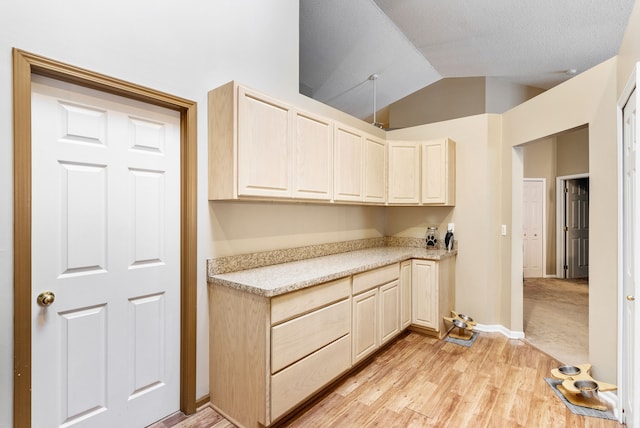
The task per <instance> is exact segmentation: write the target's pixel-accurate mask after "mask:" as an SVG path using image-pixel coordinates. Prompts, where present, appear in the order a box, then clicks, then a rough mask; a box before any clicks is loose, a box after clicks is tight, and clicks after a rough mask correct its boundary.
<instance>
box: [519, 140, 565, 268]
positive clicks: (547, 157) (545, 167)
mask: <svg viewBox="0 0 640 428" xmlns="http://www.w3.org/2000/svg"><path fill="white" fill-rule="evenodd" d="M523 155H524V177H525V178H544V179H545V192H544V194H545V204H546V205H545V206H546V212H545V214H544V215H545V224H546V237H545V239H546V242H545V246H546V254H547V259H546V265H545V272H543V275H544V274H546V275H555V274H556V240H555V237H556V233H555V227H556V176H557V174H556V163H557V162H556V161H557V157H556V138H555V137H551V138H544V139H542V140H539V141H536V142H533V143H530V144H526V145H525V146H524V147H523Z"/></svg>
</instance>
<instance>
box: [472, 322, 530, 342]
mask: <svg viewBox="0 0 640 428" xmlns="http://www.w3.org/2000/svg"><path fill="white" fill-rule="evenodd" d="M473 329H474V330H477V331H482V332H486V333H501V334H503V335H504V336H506V337H508V338H509V339H524V332H523V331H511V330H509V329H508V328H506V327H505V326H503V325H501V324H490V325H489V324H476V326H475V327H474V328H473Z"/></svg>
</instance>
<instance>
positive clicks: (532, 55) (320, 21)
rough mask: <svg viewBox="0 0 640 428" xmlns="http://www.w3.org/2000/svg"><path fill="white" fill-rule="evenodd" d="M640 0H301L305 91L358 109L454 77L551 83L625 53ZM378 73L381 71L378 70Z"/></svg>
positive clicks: (361, 112)
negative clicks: (629, 27) (624, 41)
mask: <svg viewBox="0 0 640 428" xmlns="http://www.w3.org/2000/svg"><path fill="white" fill-rule="evenodd" d="M632 6H633V0H608V1H607V0H562V1H558V0H517V1H514V0H474V1H468V0H446V1H443V0H300V91H301V93H304V94H305V95H308V96H311V97H312V98H314V99H317V100H319V101H321V102H324V103H326V104H329V105H331V106H333V107H335V108H337V109H339V110H342V111H345V112H347V113H349V114H351V115H353V116H356V117H359V118H365V117H367V116H370V115H371V114H372V113H373V106H374V96H373V95H374V84H375V95H376V96H375V105H376V109H380V108H382V107H384V106H387V105H389V104H391V103H393V102H395V101H397V100H399V99H401V98H403V97H405V96H407V95H409V94H411V93H413V92H415V91H417V90H419V89H421V88H423V87H425V86H428V85H430V84H432V83H434V82H436V81H438V80H440V79H442V78H447V77H477V76H490V77H496V78H501V79H505V80H507V81H510V82H514V83H518V84H522V85H528V86H534V87H537V88H542V89H549V88H551V87H553V86H555V85H557V84H559V83H561V82H563V81H565V80H567V79H569V78H571V77H572V74H567V71H568V70H575V74H579V73H581V72H583V71H585V70H587V69H589V68H591V67H593V66H595V65H597V64H599V63H600V62H602V61H604V60H607V59H609V58H611V57H612V56H614V55H616V54H617V52H618V48H619V46H620V42H621V41H622V37H623V34H624V30H625V28H626V25H627V22H628V19H629V14H630V13H631V9H632ZM372 75H377V79H375V82H374V80H372V79H370V76H372Z"/></svg>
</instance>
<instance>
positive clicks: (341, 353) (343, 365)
mask: <svg viewBox="0 0 640 428" xmlns="http://www.w3.org/2000/svg"><path fill="white" fill-rule="evenodd" d="M350 366H351V336H350V335H346V336H344V337H342V338H341V339H339V340H337V341H335V342H333V343H331V344H330V345H327V346H325V347H324V348H322V349H320V350H318V351H317V352H315V353H313V354H311V355H309V356H308V357H306V358H305V359H303V360H300V361H299V362H297V363H295V364H294V365H292V366H290V367H287V368H286V369H284V370H282V371H281V372H280V373H278V374H275V375H273V376H271V420H272V421H273V420H275V419H277V418H279V417H280V416H282V415H283V414H284V413H286V412H287V411H288V410H290V409H292V408H293V407H294V406H295V405H296V404H298V403H300V402H302V401H303V400H305V399H306V398H307V397H309V396H310V395H311V394H313V393H314V392H316V391H318V390H319V389H320V388H322V387H323V386H325V385H326V384H328V383H329V382H331V381H332V380H333V379H335V378H336V377H337V376H339V375H340V374H341V373H343V372H344V371H345V370H347V369H349V367H350Z"/></svg>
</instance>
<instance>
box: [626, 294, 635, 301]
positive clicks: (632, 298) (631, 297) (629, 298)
mask: <svg viewBox="0 0 640 428" xmlns="http://www.w3.org/2000/svg"><path fill="white" fill-rule="evenodd" d="M627 300H628V301H630V302H633V301H634V300H636V298H635V297H633V296H631V295H629V296H627Z"/></svg>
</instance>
